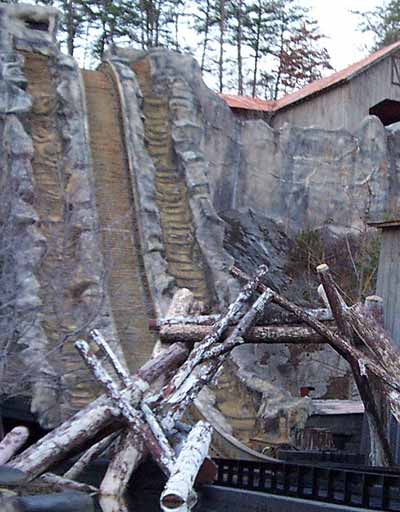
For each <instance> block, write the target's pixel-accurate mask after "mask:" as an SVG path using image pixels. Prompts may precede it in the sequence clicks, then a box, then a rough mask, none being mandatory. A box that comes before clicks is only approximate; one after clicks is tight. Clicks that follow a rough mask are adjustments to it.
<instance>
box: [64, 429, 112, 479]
mask: <svg viewBox="0 0 400 512" xmlns="http://www.w3.org/2000/svg"><path fill="white" fill-rule="evenodd" d="M120 433H121V432H120V431H117V432H113V433H112V434H110V435H108V436H107V437H105V438H104V439H102V440H101V441H99V442H98V443H96V444H94V445H93V446H91V447H90V448H89V449H88V450H87V451H86V452H85V453H84V454H83V455H82V456H81V457H80V458H79V459H78V460H77V461H76V462H75V464H74V465H73V466H71V467H70V469H69V470H68V471H66V472H65V473H64V478H67V479H69V480H75V479H76V478H77V477H78V476H79V475H80V474H81V473H82V472H83V471H85V469H86V468H87V467H88V466H89V464H90V463H91V462H92V461H93V460H95V459H97V458H98V457H99V456H100V455H101V454H102V453H103V452H104V451H105V450H107V448H109V447H110V446H111V444H112V443H113V442H114V441H115V440H116V438H117V437H118V436H119V435H120Z"/></svg>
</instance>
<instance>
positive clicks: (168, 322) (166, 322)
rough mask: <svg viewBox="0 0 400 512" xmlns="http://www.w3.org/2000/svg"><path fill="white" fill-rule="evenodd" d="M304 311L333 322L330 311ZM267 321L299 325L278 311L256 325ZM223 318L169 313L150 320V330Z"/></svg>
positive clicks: (325, 309)
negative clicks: (163, 316)
mask: <svg viewBox="0 0 400 512" xmlns="http://www.w3.org/2000/svg"><path fill="white" fill-rule="evenodd" d="M304 311H305V312H306V313H307V314H308V315H310V316H312V317H313V318H315V320H319V321H320V322H329V321H332V319H333V317H332V313H331V310H330V309H327V308H310V309H308V308H305V309H304ZM265 317H266V319H267V323H268V325H275V324H298V322H299V319H298V318H297V317H296V316H295V315H293V314H291V313H289V312H285V311H279V312H278V311H277V312H275V311H274V312H273V313H271V315H265V316H264V317H263V318H261V319H260V320H259V322H257V324H256V325H262V322H263V321H264V319H265ZM220 318H221V315H197V316H184V315H183V316H178V315H174V316H173V315H171V314H170V312H168V315H167V316H166V317H165V318H161V319H159V320H157V319H150V320H149V328H150V330H151V331H156V332H158V331H160V330H161V329H163V328H164V327H172V326H175V325H185V326H186V325H190V326H192V325H214V324H215V323H216V322H218V320H219V319H220ZM237 322H238V320H237V319H236V320H233V321H232V322H231V323H230V325H231V326H232V325H236V324H237Z"/></svg>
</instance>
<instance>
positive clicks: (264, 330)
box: [160, 323, 334, 344]
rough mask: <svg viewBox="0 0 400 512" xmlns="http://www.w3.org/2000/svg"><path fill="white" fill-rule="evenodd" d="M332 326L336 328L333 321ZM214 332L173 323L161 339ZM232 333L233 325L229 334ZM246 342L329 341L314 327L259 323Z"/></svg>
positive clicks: (190, 338)
mask: <svg viewBox="0 0 400 512" xmlns="http://www.w3.org/2000/svg"><path fill="white" fill-rule="evenodd" d="M329 327H330V328H333V329H334V325H333V324H332V323H330V324H329ZM211 332H212V327H211V326H209V325H190V324H189V325H188V324H182V325H179V324H178V325H172V326H169V327H163V328H162V332H161V333H160V339H161V341H162V342H163V343H172V342H174V341H180V342H182V343H190V344H193V343H198V342H200V341H202V340H203V339H204V338H205V337H206V336H209V335H210V334H211ZM231 333H232V327H230V328H229V330H228V335H230V334H231ZM243 339H244V341H245V342H246V343H268V344H269V343H289V344H317V343H327V340H326V338H323V337H322V336H320V335H319V334H317V333H316V332H315V331H314V329H312V328H311V327H307V326H300V325H291V324H288V325H259V326H256V327H253V328H252V329H251V330H250V331H249V332H248V333H247V334H246V335H244V336H243Z"/></svg>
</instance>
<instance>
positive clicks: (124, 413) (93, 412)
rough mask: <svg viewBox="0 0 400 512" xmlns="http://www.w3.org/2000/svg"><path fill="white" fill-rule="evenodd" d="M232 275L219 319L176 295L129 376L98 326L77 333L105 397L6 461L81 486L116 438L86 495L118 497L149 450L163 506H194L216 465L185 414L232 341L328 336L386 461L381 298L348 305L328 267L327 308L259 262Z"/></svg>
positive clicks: (389, 379)
mask: <svg viewBox="0 0 400 512" xmlns="http://www.w3.org/2000/svg"><path fill="white" fill-rule="evenodd" d="M232 273H233V275H234V276H236V277H237V278H238V279H240V280H242V281H244V283H245V284H244V286H243V288H242V289H241V292H240V293H239V295H238V297H237V299H236V300H235V301H234V302H233V303H232V304H231V305H230V306H229V307H228V309H227V311H226V312H225V314H222V315H220V316H215V315H209V316H202V315H193V309H194V310H195V311H198V309H199V308H198V305H196V304H195V303H194V299H193V296H192V295H191V294H190V292H188V291H182V290H180V291H179V292H178V293H177V295H176V296H175V297H174V299H173V301H172V305H171V308H170V311H169V315H168V317H167V318H166V319H161V320H158V321H153V322H152V323H151V327H152V328H153V329H155V330H158V331H159V337H160V342H159V343H158V345H157V355H156V356H155V357H153V359H151V360H150V361H148V362H147V363H146V364H145V365H144V366H143V367H142V368H141V369H140V370H139V371H138V372H137V373H136V374H134V375H129V373H128V372H127V371H126V370H125V368H124V367H123V365H122V364H121V363H120V361H119V360H118V358H117V356H116V355H115V354H114V353H113V351H112V350H111V348H110V346H109V345H108V343H107V341H106V340H105V339H104V338H103V336H102V335H101V333H100V332H99V331H92V332H91V333H90V338H89V339H88V340H82V339H81V340H78V341H77V342H76V343H75V346H76V348H77V350H78V351H79V353H80V354H81V356H82V358H83V360H84V362H85V364H86V365H87V366H88V368H89V369H90V370H91V371H92V373H93V375H94V377H95V379H96V380H97V381H98V382H99V383H100V384H101V385H102V386H103V388H104V391H105V394H104V395H102V396H101V397H99V398H98V399H97V400H95V401H94V402H93V403H92V404H90V405H89V406H87V407H86V408H85V409H83V410H81V411H80V412H78V413H77V414H76V415H75V416H73V417H72V418H71V419H69V420H68V421H66V422H65V423H63V424H62V425H61V426H59V427H58V428H56V429H55V430H53V431H52V432H51V433H49V434H48V435H47V436H45V437H44V438H42V439H41V440H40V441H38V442H37V443H36V444H34V445H33V446H31V447H29V448H28V449H26V450H25V451H23V452H22V453H21V454H19V455H17V456H16V457H14V458H13V459H11V461H9V462H8V464H9V465H10V466H11V467H12V468H15V469H19V470H21V471H23V472H24V473H25V474H26V475H27V477H28V478H29V479H30V480H34V479H36V478H42V479H47V481H51V480H52V479H53V481H56V480H57V482H58V484H60V485H64V486H65V487H74V486H75V487H74V488H77V487H79V486H80V485H83V484H80V483H79V482H78V481H77V479H79V477H80V475H81V473H82V472H83V471H84V470H85V469H86V468H87V466H88V464H89V463H90V462H91V461H92V460H94V459H95V458H96V457H98V456H99V455H101V454H102V453H103V452H104V451H105V450H107V449H108V448H109V447H110V446H111V445H112V446H113V456H112V458H111V460H110V463H109V466H108V470H107V472H106V475H105V477H104V479H103V481H102V483H101V486H100V489H93V488H91V489H90V492H99V493H100V494H101V496H102V499H107V496H111V495H113V496H121V495H122V494H123V493H124V491H125V490H126V487H127V484H128V482H129V480H130V478H131V476H132V474H133V473H134V471H135V470H136V469H137V468H138V466H139V465H140V463H141V461H143V460H144V459H145V458H146V457H147V456H151V457H152V458H153V459H154V460H155V461H156V462H157V464H158V465H159V467H160V468H161V470H162V471H163V473H164V474H165V476H166V478H167V483H166V486H165V489H164V491H163V493H162V495H161V501H160V503H161V508H162V509H163V510H172V509H175V510H177V509H182V510H186V509H188V508H191V507H192V506H193V504H194V503H195V502H196V493H195V491H194V489H193V485H194V483H195V481H196V478H198V479H199V478H200V479H201V481H203V482H204V481H207V480H208V481H212V478H213V476H215V473H214V474H213V471H215V467H214V466H213V465H212V463H211V462H210V461H209V460H208V459H207V453H208V449H209V446H210V442H211V435H212V428H211V426H210V425H209V424H208V423H206V422H203V421H200V422H198V423H197V424H196V425H195V426H194V427H193V428H192V429H190V428H187V426H186V427H185V426H184V424H182V420H183V417H184V415H185V412H186V411H187V409H188V407H189V406H190V405H191V404H192V403H193V400H195V398H196V397H197V395H198V394H199V392H200V391H201V390H202V388H203V387H204V386H206V385H207V384H209V383H211V382H212V381H213V380H214V379H215V376H216V375H217V373H218V371H219V370H220V368H221V367H222V365H223V364H224V362H225V361H226V358H227V357H228V355H229V352H230V351H231V350H232V349H233V348H235V347H236V346H238V345H241V344H243V343H282V342H283V343H329V344H330V345H331V346H332V347H333V348H334V349H335V350H336V351H337V352H338V353H339V354H340V355H342V356H343V357H344V358H345V359H346V360H347V361H348V362H349V363H350V366H351V368H352V371H353V374H354V378H355V382H356V384H357V386H358V390H359V393H360V396H361V398H362V400H363V402H364V405H365V410H366V412H367V416H368V421H369V426H370V432H371V439H372V443H371V445H372V446H371V461H372V462H373V463H374V464H380V465H388V464H390V463H391V462H392V457H391V453H390V448H389V443H388V440H387V437H386V431H385V415H387V414H388V412H389V411H390V412H391V413H392V414H393V415H394V416H395V417H396V419H398V420H399V419H400V383H399V382H398V378H397V375H399V370H400V358H399V355H398V353H397V352H396V351H395V350H394V348H393V344H392V343H391V340H390V338H389V337H388V335H387V334H386V333H385V332H384V330H383V328H382V326H381V318H382V311H381V308H380V305H381V303H380V302H379V299H377V298H370V299H368V300H367V301H366V303H365V304H356V305H355V306H352V307H348V306H347V305H346V304H345V302H344V300H343V298H342V297H341V296H340V293H339V291H338V288H337V286H336V285H335V283H334V281H333V279H332V276H331V274H330V272H329V268H328V267H327V266H326V265H322V266H320V267H318V273H319V275H320V279H321V284H322V289H323V295H324V299H325V301H326V305H327V307H326V308H325V309H318V310H305V309H302V308H300V307H298V306H296V305H295V304H293V303H291V302H289V301H288V300H286V299H285V298H284V297H282V296H281V295H279V294H278V293H277V292H276V291H274V290H272V289H270V288H268V287H266V286H265V285H264V284H263V283H262V280H263V277H264V276H265V275H266V273H267V268H266V267H265V266H261V267H260V268H259V269H258V270H257V272H256V274H255V276H254V277H253V278H248V276H246V275H244V274H243V273H242V272H241V271H240V270H238V269H235V268H234V269H232ZM271 303H274V304H277V305H279V306H280V307H281V308H282V309H283V310H285V311H286V312H287V314H285V315H281V316H280V317H279V319H278V320H277V321H278V322H280V323H277V321H276V320H275V319H274V318H272V319H271V320H270V322H269V324H268V325H258V323H259V321H260V319H261V318H263V313H264V311H265V309H266V308H267V307H268V304H271ZM282 318H283V323H282ZM176 340H179V341H178V342H177V341H176ZM172 342H174V343H172ZM190 348H191V350H190ZM99 354H100V355H102V357H103V359H101V358H100V357H99ZM188 431H189V432H188ZM177 437H179V438H180V440H181V442H180V443H179V444H177V443H175V439H176V438H177ZM182 439H183V441H182ZM0 448H1V447H0ZM77 448H85V450H84V452H83V454H82V456H81V457H80V458H79V460H78V461H77V462H75V464H74V465H73V466H72V467H71V468H70V469H69V470H68V471H67V472H66V473H65V474H64V475H63V477H56V476H55V475H53V474H51V473H49V472H48V470H49V469H51V467H52V466H54V465H56V464H57V463H59V462H60V461H62V460H65V459H67V458H68V457H69V455H70V454H71V451H72V450H74V451H76V449H77Z"/></svg>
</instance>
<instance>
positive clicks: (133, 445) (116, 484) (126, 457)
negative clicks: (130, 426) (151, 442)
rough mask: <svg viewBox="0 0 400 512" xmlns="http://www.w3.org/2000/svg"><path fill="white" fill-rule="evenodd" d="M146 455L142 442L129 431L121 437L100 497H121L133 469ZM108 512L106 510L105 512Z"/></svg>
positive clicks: (101, 487) (102, 485) (102, 483)
mask: <svg viewBox="0 0 400 512" xmlns="http://www.w3.org/2000/svg"><path fill="white" fill-rule="evenodd" d="M146 454H147V450H146V449H145V447H144V443H143V440H142V438H141V437H140V436H138V435H137V434H135V433H134V432H132V431H131V430H125V432H124V433H123V434H122V435H121V439H120V444H119V446H118V449H117V450H116V452H115V453H114V456H113V458H112V460H111V462H110V464H109V465H108V468H107V471H106V474H105V476H104V478H103V480H102V482H101V485H100V493H101V495H102V496H122V495H123V494H124V492H125V491H126V488H127V485H128V483H129V480H130V478H131V476H132V474H133V472H134V471H135V469H136V468H137V467H138V466H139V464H140V463H141V462H142V460H143V459H144V457H145V456H146ZM107 512H108V510H107Z"/></svg>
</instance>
